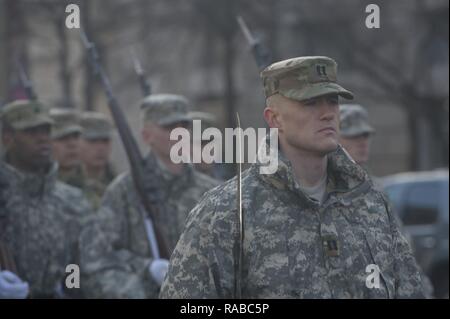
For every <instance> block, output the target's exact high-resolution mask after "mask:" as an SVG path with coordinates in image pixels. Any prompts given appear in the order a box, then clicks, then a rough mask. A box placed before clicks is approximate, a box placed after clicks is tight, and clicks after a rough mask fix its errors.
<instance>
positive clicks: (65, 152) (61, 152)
mask: <svg viewBox="0 0 450 319" xmlns="http://www.w3.org/2000/svg"><path fill="white" fill-rule="evenodd" d="M50 116H51V117H52V119H53V121H54V123H55V124H54V127H53V129H52V140H53V143H52V144H53V157H54V159H55V160H56V161H57V162H58V165H59V169H58V170H59V173H58V178H59V179H60V180H61V181H63V182H64V183H67V184H69V185H72V186H75V187H78V188H83V179H82V174H81V164H80V142H81V141H80V135H81V132H82V128H81V126H80V114H79V112H78V111H76V110H73V109H68V108H65V109H64V108H53V109H51V110H50Z"/></svg>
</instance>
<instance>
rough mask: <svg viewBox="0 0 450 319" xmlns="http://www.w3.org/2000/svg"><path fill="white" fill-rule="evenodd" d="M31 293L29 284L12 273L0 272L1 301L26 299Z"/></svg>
mask: <svg viewBox="0 0 450 319" xmlns="http://www.w3.org/2000/svg"><path fill="white" fill-rule="evenodd" d="M29 292H30V288H29V286H28V283H26V282H24V281H22V280H21V279H20V278H19V277H17V276H16V275H15V274H13V273H12V272H10V271H7V270H3V271H0V299H25V298H26V297H27V296H28V293H29Z"/></svg>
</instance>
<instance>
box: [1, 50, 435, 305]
mask: <svg viewBox="0 0 450 319" xmlns="http://www.w3.org/2000/svg"><path fill="white" fill-rule="evenodd" d="M261 77H262V80H263V85H264V89H265V94H266V102H267V103H266V104H267V105H266V107H265V109H264V111H263V116H264V118H265V120H266V122H267V124H268V126H269V127H271V128H277V129H278V134H279V135H278V137H279V152H278V154H277V156H278V163H279V165H278V169H277V171H276V172H275V173H274V174H270V175H262V174H259V166H260V165H261V163H255V164H253V165H252V166H251V167H250V168H249V169H247V170H246V171H244V172H243V173H242V176H241V178H238V177H234V178H232V179H231V180H228V181H226V182H223V183H221V182H219V181H218V180H215V179H213V178H211V177H209V176H207V175H206V174H203V173H201V172H199V170H197V169H196V168H195V167H194V166H192V165H190V164H182V163H181V164H176V163H173V162H172V161H171V160H170V149H171V147H172V146H173V145H174V143H176V141H171V140H170V132H171V131H172V130H173V129H174V128H178V127H184V128H189V127H190V125H191V122H192V120H193V119H195V118H198V114H197V115H194V113H192V112H191V111H192V107H191V105H190V102H189V101H188V100H187V99H186V98H185V97H183V96H179V95H175V94H153V95H150V96H148V97H146V98H144V99H143V100H142V102H141V112H142V114H141V119H142V128H141V132H140V133H141V138H142V141H143V142H144V144H145V145H146V146H147V147H148V153H147V155H146V156H145V165H144V167H145V169H146V170H147V171H146V173H145V174H144V175H146V176H144V177H143V178H146V177H148V178H150V177H151V179H152V180H151V181H149V183H148V184H149V185H150V186H151V185H152V184H153V185H154V187H153V188H152V187H150V188H148V189H147V192H148V194H146V195H147V196H148V197H149V198H150V199H151V200H153V199H154V198H155V197H157V198H158V199H159V201H160V203H162V206H163V207H162V208H163V209H161V210H158V211H157V212H156V213H155V212H153V214H152V215H149V214H148V212H147V211H146V209H147V207H145V205H143V203H142V199H141V198H140V196H139V194H138V191H137V189H136V185H135V183H134V180H133V175H132V174H131V173H130V172H125V173H123V174H120V175H119V176H117V177H115V176H114V175H115V174H114V170H113V169H112V168H111V165H110V163H109V155H110V150H111V144H110V143H111V133H112V130H113V126H112V124H111V123H110V122H109V121H108V119H107V118H106V117H105V116H104V115H103V114H101V113H95V112H87V113H83V114H81V115H80V114H78V113H77V112H75V111H73V110H68V109H52V110H50V111H49V110H48V108H47V107H46V106H44V105H43V104H41V103H40V102H38V101H29V100H23V101H14V102H12V103H10V104H8V105H6V106H4V107H3V109H2V112H1V122H2V145H3V146H2V147H3V155H2V159H1V162H0V227H1V228H0V242H2V243H6V245H7V246H8V248H9V251H10V252H11V255H12V257H13V259H14V261H15V263H16V264H17V271H16V272H12V271H11V270H8V269H0V298H70V297H75V298H158V297H160V298H423V297H428V296H429V294H428V293H427V290H426V289H425V288H426V287H425V285H424V279H423V276H422V275H421V272H420V269H419V268H418V266H417V264H416V261H415V259H414V257H413V255H412V252H411V248H410V245H409V244H408V241H407V240H406V239H405V237H404V235H403V234H402V232H401V226H400V225H399V224H398V222H397V220H396V218H395V216H393V213H392V210H391V208H390V205H389V203H388V201H387V199H386V197H385V195H384V194H383V193H382V192H381V191H380V190H379V189H378V187H376V185H375V184H374V181H373V179H372V178H371V177H370V175H369V174H368V172H367V168H366V167H365V166H366V163H367V160H368V156H369V139H370V137H371V136H372V134H373V133H374V129H373V128H372V127H371V126H370V125H369V124H368V118H367V113H366V111H365V110H364V109H363V108H362V107H361V106H359V105H343V106H341V108H339V99H340V98H345V99H352V98H353V94H352V93H351V92H350V91H348V90H346V89H344V88H343V87H342V86H340V85H339V84H338V83H337V64H336V62H335V61H334V60H332V59H331V58H327V57H299V58H294V59H290V60H285V61H280V62H277V63H274V64H272V65H270V66H269V67H267V68H266V69H265V70H264V71H263V72H262V73H261ZM339 126H340V128H339ZM339 132H341V134H340V135H339ZM349 153H350V154H349ZM147 175H148V176H147ZM239 189H240V190H241V191H242V197H241V200H239V196H238V193H239V192H238V191H239ZM156 194H157V196H156ZM240 209H241V211H242V214H243V215H242V216H243V218H242V219H240V218H239V217H240V214H239V213H240V212H239V210H240ZM150 216H152V217H153V218H150ZM155 229H157V230H160V235H161V236H162V238H164V241H165V243H166V244H167V249H168V255H169V257H170V259H169V258H168V257H167V258H165V257H164V255H163V254H158V253H157V251H158V249H157V246H158V245H157V243H156V244H155V240H156V238H157V236H155ZM156 241H157V240H156ZM69 264H76V265H79V266H80V269H81V288H80V289H68V288H67V287H66V286H65V276H66V273H65V269H66V266H67V265H69ZM370 265H376V267H377V269H378V272H379V275H380V276H381V279H380V280H379V282H378V283H379V284H378V286H376V287H373V286H370V285H367V276H368V273H367V267H368V266H370Z"/></svg>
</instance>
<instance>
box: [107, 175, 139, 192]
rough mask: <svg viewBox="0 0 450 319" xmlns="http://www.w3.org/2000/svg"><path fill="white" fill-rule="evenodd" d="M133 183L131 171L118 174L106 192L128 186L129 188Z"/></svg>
mask: <svg viewBox="0 0 450 319" xmlns="http://www.w3.org/2000/svg"><path fill="white" fill-rule="evenodd" d="M131 184H133V179H132V177H131V175H130V172H124V173H121V174H119V175H117V176H116V177H115V178H114V179H113V180H112V182H111V183H110V184H109V185H108V187H107V188H106V192H111V191H115V190H117V189H121V188H126V189H128V188H129V187H130V185H131Z"/></svg>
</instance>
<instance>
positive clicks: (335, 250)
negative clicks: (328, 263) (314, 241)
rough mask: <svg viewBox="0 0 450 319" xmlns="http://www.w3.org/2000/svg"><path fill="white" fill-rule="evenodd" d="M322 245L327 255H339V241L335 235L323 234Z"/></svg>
mask: <svg viewBox="0 0 450 319" xmlns="http://www.w3.org/2000/svg"><path fill="white" fill-rule="evenodd" d="M322 245H323V249H324V250H325V253H326V254H327V256H328V257H337V256H339V241H338V239H337V237H336V236H332V235H330V236H324V237H323V238H322Z"/></svg>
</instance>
